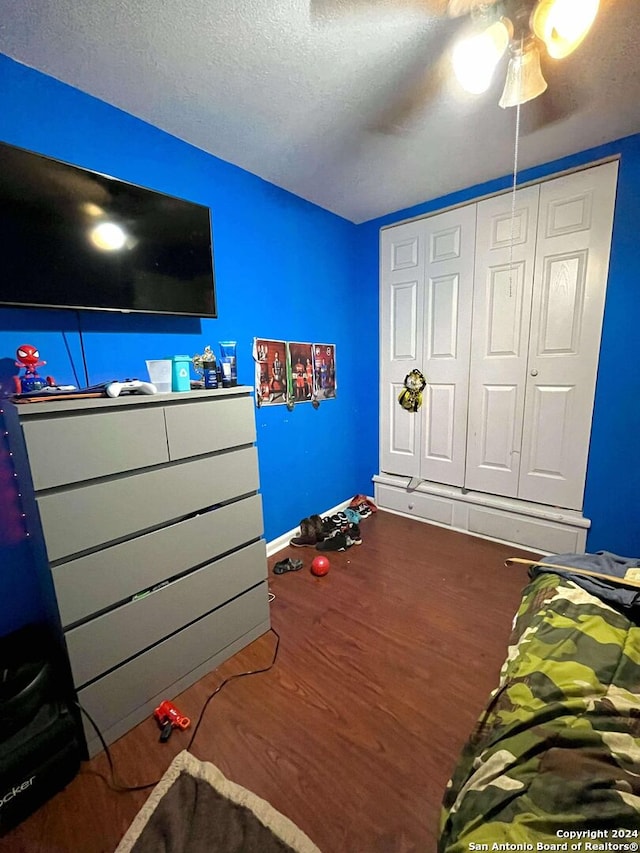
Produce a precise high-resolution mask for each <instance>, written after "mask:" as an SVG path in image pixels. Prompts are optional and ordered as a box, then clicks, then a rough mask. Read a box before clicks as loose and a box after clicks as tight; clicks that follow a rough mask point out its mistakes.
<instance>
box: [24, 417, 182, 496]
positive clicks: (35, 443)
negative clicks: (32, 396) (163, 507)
mask: <svg viewBox="0 0 640 853" xmlns="http://www.w3.org/2000/svg"><path fill="white" fill-rule="evenodd" d="M22 429H23V433H24V438H25V442H26V446H27V453H28V455H29V464H30V466H31V476H32V478H33V485H34V487H35V489H36V491H38V490H40V489H51V488H54V487H56V486H67V485H69V484H70V483H78V482H81V481H82V480H91V479H94V478H96V477H107V476H109V475H111V474H120V473H122V472H123V471H133V470H137V469H139V468H145V467H147V466H150V465H159V464H161V463H162V462H167V461H168V460H169V452H168V449H167V435H166V429H165V423H164V415H163V412H162V409H161V408H160V407H147V408H144V409H142V408H141V409H127V410H120V411H114V412H105V411H100V410H97V411H94V412H91V413H88V414H70V415H65V416H61V417H55V418H54V417H41V418H39V417H29V418H24V419H23V421H22Z"/></svg>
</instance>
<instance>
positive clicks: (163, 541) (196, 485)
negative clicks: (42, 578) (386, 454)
mask: <svg viewBox="0 0 640 853" xmlns="http://www.w3.org/2000/svg"><path fill="white" fill-rule="evenodd" d="M5 411H6V414H7V423H8V429H9V435H10V441H11V444H12V446H13V447H14V449H16V450H17V452H18V455H22V456H24V452H25V451H26V456H27V460H28V470H29V471H30V477H31V480H32V489H33V490H32V493H31V494H32V497H35V506H36V507H37V511H36V512H35V513H34V514H33V515H34V517H33V518H30V519H29V530H30V534H31V535H32V536H34V535H38V536H42V537H43V539H44V543H45V546H46V551H47V557H48V560H49V566H50V570H51V573H52V577H53V584H54V587H55V592H56V597H57V601H58V608H59V612H60V619H61V623H62V626H63V629H64V635H65V640H66V645H67V649H68V652H69V660H70V664H71V670H72V673H73V679H74V683H75V687H76V690H77V693H78V699H79V702H80V704H81V705H82V706H83V707H84V708H85V709H86V710H87V711H88V712H89V714H90V715H91V716H92V717H93V719H94V720H95V721H96V723H97V725H98V726H99V727H100V730H101V731H102V734H103V736H104V737H105V740H106V741H107V743H110V742H112V741H114V740H115V739H116V738H118V737H120V736H121V735H122V734H124V733H125V732H126V731H128V730H129V729H130V728H131V727H132V726H134V725H136V724H137V723H138V722H140V721H141V720H143V719H144V718H145V717H147V716H149V715H150V714H151V713H152V712H153V709H154V708H155V707H156V705H157V704H158V702H159V701H160V700H162V699H165V698H167V699H170V698H173V697H175V696H176V694H178V693H179V692H181V691H182V690H184V689H185V688H186V687H187V686H189V685H190V684H192V683H193V682H194V681H196V680H197V679H198V678H200V677H202V676H203V675H204V674H205V673H207V672H209V671H210V670H212V669H214V668H215V667H216V666H218V665H219V664H220V663H222V661H224V660H225V659H226V658H228V657H230V656H231V655H233V654H234V653H235V652H237V651H238V650H239V649H241V648H242V647H243V646H245V645H247V644H248V643H250V642H251V641H252V640H254V639H256V638H257V637H259V636H260V635H261V634H263V633H264V632H265V631H267V630H268V629H269V625H270V622H269V607H268V593H267V562H266V548H265V542H264V539H263V538H262V537H263V521H262V504H261V499H260V495H259V494H258V493H257V492H258V487H259V480H258V461H257V452H256V448H255V438H256V432H255V418H254V407H253V400H252V397H251V394H250V390H249V389H248V388H246V387H242V386H241V387H238V388H232V389H219V390H217V391H192V392H190V393H184V394H158V395H156V396H142V395H129V396H122V397H120V398H117V399H114V400H110V399H106V398H97V399H86V400H66V401H62V400H58V401H52V402H37V403H29V404H15V405H7V406H6V408H5ZM26 487H28V484H26V485H25V484H22V488H23V490H24V489H25V488H26ZM84 725H85V735H86V739H87V746H88V751H89V754H90V755H93V754H95V753H96V752H98V751H99V750H100V748H101V747H100V743H99V740H98V739H97V736H96V734H95V732H94V731H93V729H92V727H91V726H90V724H88V723H87V722H86V719H85V724H84Z"/></svg>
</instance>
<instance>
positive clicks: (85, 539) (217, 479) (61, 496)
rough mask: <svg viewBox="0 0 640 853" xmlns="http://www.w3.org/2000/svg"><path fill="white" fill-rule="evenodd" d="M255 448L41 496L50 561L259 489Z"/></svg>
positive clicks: (41, 512) (40, 504)
mask: <svg viewBox="0 0 640 853" xmlns="http://www.w3.org/2000/svg"><path fill="white" fill-rule="evenodd" d="M257 488H258V462H257V452H256V449H255V447H246V448H242V449H241V450H237V451H232V452H229V453H221V454H220V455H219V456H211V457H202V458H200V459H194V460H190V461H187V462H182V463H179V464H176V465H169V466H167V467H165V468H160V469H157V470H153V471H142V472H140V473H138V474H136V475H132V476H125V477H118V478H116V479H113V480H108V481H105V482H96V483H89V484H88V485H86V486H85V487H83V488H75V489H68V490H66V491H64V492H55V493H53V494H49V495H43V496H41V497H40V498H39V499H38V508H39V510H40V519H41V521H42V528H43V530H44V536H45V541H46V545H47V553H48V555H49V560H50V561H54V560H59V559H61V558H63V557H67V556H70V555H72V554H77V553H79V552H82V551H85V550H89V549H92V548H96V547H98V546H100V545H104V544H106V543H107V542H113V541H114V540H117V539H124V538H126V537H128V536H132V535H134V534H135V533H138V532H142V531H144V530H149V529H150V528H152V527H158V526H160V525H162V524H166V523H167V522H170V521H175V520H178V519H181V518H184V516H186V515H190V514H191V513H194V512H196V511H197V510H200V509H204V508H207V507H211V506H213V505H214V504H217V503H222V502H223V501H228V500H232V499H233V498H236V497H240V496H242V495H246V494H249V493H250V492H255V491H256V490H257Z"/></svg>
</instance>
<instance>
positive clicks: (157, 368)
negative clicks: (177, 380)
mask: <svg viewBox="0 0 640 853" xmlns="http://www.w3.org/2000/svg"><path fill="white" fill-rule="evenodd" d="M147 372H148V373H149V379H150V381H151V382H153V384H154V385H155V386H156V388H157V389H158V393H159V394H162V393H165V392H167V391H171V359H169V358H158V359H155V360H152V361H147Z"/></svg>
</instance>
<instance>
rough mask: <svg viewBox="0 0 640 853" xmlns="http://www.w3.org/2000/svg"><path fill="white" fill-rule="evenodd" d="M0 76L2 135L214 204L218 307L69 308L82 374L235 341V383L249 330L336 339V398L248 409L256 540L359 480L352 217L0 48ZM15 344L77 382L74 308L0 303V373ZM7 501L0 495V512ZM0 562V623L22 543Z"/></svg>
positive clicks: (368, 460)
mask: <svg viewBox="0 0 640 853" xmlns="http://www.w3.org/2000/svg"><path fill="white" fill-rule="evenodd" d="M0 81H1V85H0V140H3V141H5V142H9V143H11V144H13V145H18V146H20V147H23V148H27V149H29V150H32V151H36V152H38V153H42V154H46V155H49V156H51V157H55V158H58V159H61V160H65V161H67V162H70V163H74V164H76V165H80V166H84V167H87V168H90V169H94V170H96V171H100V172H103V173H106V174H110V175H113V176H116V177H119V178H122V179H124V180H128V181H131V182H133V183H136V184H140V185H142V186H146V187H150V188H152V189H156V190H159V191H161V192H165V193H169V194H171V195H175V196H179V197H182V198H186V199H190V200H192V201H195V202H199V203H201V204H206V205H208V206H209V207H210V208H211V211H212V219H213V237H214V255H215V271H216V280H217V296H218V314H219V318H218V319H217V320H202V321H200V320H193V319H191V318H188V319H185V318H166V317H156V316H141V315H112V314H108V315H103V314H99V313H94V312H82V314H81V325H82V330H83V338H84V346H85V350H86V357H87V364H88V369H89V376H90V380H91V382H101V381H105V380H108V379H113V378H114V377H124V376H144V375H145V359H147V358H158V357H163V356H165V355H166V354H168V353H183V352H186V353H190V354H193V353H196V352H202V349H203V348H204V346H205V345H206V344H208V343H209V344H211V345H212V346H213V347H215V348H217V344H218V341H220V340H226V339H233V340H237V341H238V379H239V382H240V383H243V384H249V385H253V381H254V374H253V362H252V359H251V352H252V343H253V338H254V336H257V337H268V338H276V339H283V340H294V341H295V340H297V341H310V342H311V341H317V342H323V343H335V344H336V354H337V380H338V396H337V399H336V400H331V401H325V402H323V403H321V405H320V407H319V409H317V410H314V409H313V408H312V406H311V405H310V404H301V405H298V406H296V408H295V410H294V411H293V412H289V411H288V410H287V409H286V407H284V406H273V407H270V408H262V409H260V410H257V412H256V417H257V429H258V451H259V457H260V469H261V470H260V475H261V491H262V495H263V504H264V516H265V533H266V537H267V539H273V538H276V537H277V536H279V535H280V534H282V533H284V532H285V531H287V530H290V529H291V528H293V527H295V526H297V525H298V523H299V521H300V519H301V518H303V517H305V516H307V515H309V514H311V513H314V512H323V511H324V510H326V509H329V508H330V507H332V506H335V505H336V504H337V503H339V502H341V501H343V500H345V499H347V498H349V497H350V496H351V495H353V494H355V493H358V492H370V490H371V477H372V475H373V474H374V473H375V465H376V459H377V457H376V449H377V419H378V416H377V410H376V405H377V402H376V393H375V389H376V388H377V361H376V356H375V353H373V352H370V351H369V344H370V342H372V341H375V339H376V334H377V333H376V327H375V324H376V318H377V286H376V285H375V283H374V284H373V286H372V287H371V288H370V289H369V290H368V292H366V291H363V289H362V288H361V287H356V286H354V285H355V284H356V277H355V267H354V264H355V258H356V251H355V236H356V234H357V227H356V226H355V225H353V224H352V223H350V222H348V221H346V220H344V219H342V218H340V217H338V216H335V215H333V214H331V213H328V212H327V211H325V210H322V209H320V208H318V207H316V206H315V205H312V204H310V203H308V202H306V201H304V200H302V199H300V198H297V197H296V196H294V195H291V194H290V193H287V192H285V191H283V190H281V189H278V188H277V187H275V186H273V185H272V184H269V183H267V182H266V181H263V180H261V179H260V178H257V177H256V176H254V175H251V174H249V173H247V172H245V171H243V170H241V169H238V168H236V167H234V166H231V165H229V164H228V163H225V162H223V161H221V160H218V159H217V158H215V157H212V156H211V155H209V154H206V153H204V152H202V151H200V150H199V149H196V148H193V147H192V146H190V145H187V144H186V143H184V142H181V141H179V140H178V139H176V138H174V137H172V136H169V135H168V134H166V133H163V132H162V131H160V130H158V129H156V128H153V127H151V126H149V125H147V124H145V123H144V122H141V121H139V120H137V119H135V118H133V117H132V116H129V115H127V114H126V113H123V112H122V111H120V110H117V109H115V108H113V107H111V106H108V105H106V104H104V103H103V102H101V101H98V100H96V99H94V98H91V97H89V96H87V95H85V94H83V93H81V92H79V91H77V90H75V89H73V88H71V87H69V86H67V85H65V84H62V83H59V82H58V81H55V80H53V79H52V78H50V77H47V76H45V75H43V74H41V73H39V72H37V71H34V70H32V69H28V68H25V67H24V66H22V65H19V64H18V63H15V62H13V61H12V60H10V59H8V58H7V57H3V56H1V55H0ZM34 251H37V247H34ZM15 286H16V288H19V287H20V282H15ZM23 343H32V344H34V345H36V346H38V348H39V350H40V353H41V355H42V357H43V358H44V359H45V360H46V361H47V367H46V369H45V370H44V372H46V373H50V374H52V375H53V376H54V377H55V379H56V381H58V382H60V383H62V382H64V383H73V382H74V381H75V380H74V373H73V371H72V368H71V362H70V357H69V354H71V356H72V357H73V360H74V362H75V364H76V367H77V372H78V374H79V379H80V381H82V372H81V371H82V359H81V351H80V338H79V333H78V324H77V318H76V315H75V313H74V312H70V311H69V312H65V311H36V310H32V309H30V310H23V309H13V308H6V309H0V381H1V380H2V377H3V376H4V377H5V379H6V378H7V376H8V374H10V373H11V372H17V371H16V370H15V368H14V367H13V361H14V358H15V350H16V348H17V347H18V346H19V345H20V344H23ZM363 364H364V367H363ZM371 389H374V393H373V394H372V393H370V391H371ZM5 509H6V507H3V506H1V505H0V523H2V515H3V513H4V510H5ZM12 547H13V546H12ZM16 548H18V551H19V553H18V552H17V551H16ZM34 559H35V558H34ZM0 574H1V575H2V582H3V589H4V590H5V591H6V589H11V590H12V591H13V592H14V595H15V596H16V599H15V600H16V601H17V602H18V604H17V609H14V608H13V607H12V605H11V603H10V602H9V601H8V600H7V597H6V595H3V596H2V603H0V634H2V633H5V632H6V630H9V628H12V627H14V624H13V623H14V622H16V620H17V621H21V620H22V616H21V615H20V613H19V612H17V610H19V609H21V608H23V607H26V604H25V603H26V602H31V603H32V604H33V601H34V599H33V594H32V593H33V590H32V585H33V580H32V577H33V572H32V567H31V568H30V567H29V566H28V555H27V554H26V553H25V547H24V543H21V544H20V545H19V546H15V547H14V548H13V551H12V552H11V553H9V550H8V548H7V547H6V546H4V547H3V546H2V545H1V544H0ZM34 606H35V605H34ZM26 609H27V610H28V609H29V608H26ZM15 627H17V626H15Z"/></svg>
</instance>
